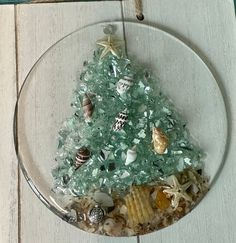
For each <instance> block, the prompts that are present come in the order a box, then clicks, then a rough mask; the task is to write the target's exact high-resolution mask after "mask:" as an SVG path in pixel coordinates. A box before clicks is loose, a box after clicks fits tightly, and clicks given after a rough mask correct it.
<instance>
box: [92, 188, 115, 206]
mask: <svg viewBox="0 0 236 243" xmlns="http://www.w3.org/2000/svg"><path fill="white" fill-rule="evenodd" d="M93 199H94V200H95V201H96V202H97V203H98V204H99V205H101V206H102V207H108V208H109V207H113V206H114V202H113V199H112V197H110V196H109V195H108V194H106V193H104V192H100V191H96V192H95V193H94V195H93Z"/></svg>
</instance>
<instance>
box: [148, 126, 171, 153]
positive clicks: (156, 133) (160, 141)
mask: <svg viewBox="0 0 236 243" xmlns="http://www.w3.org/2000/svg"><path fill="white" fill-rule="evenodd" d="M152 141H153V145H154V150H155V151H156V152H157V153H158V154H164V153H165V150H166V148H167V147H168V145H169V143H168V137H167V136H166V135H165V133H164V132H163V131H162V130H161V129H160V128H159V127H157V128H156V127H155V128H153V130H152Z"/></svg>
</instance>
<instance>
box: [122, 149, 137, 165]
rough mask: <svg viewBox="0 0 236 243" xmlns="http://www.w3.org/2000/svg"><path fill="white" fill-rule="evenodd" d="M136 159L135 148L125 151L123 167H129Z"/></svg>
mask: <svg viewBox="0 0 236 243" xmlns="http://www.w3.org/2000/svg"><path fill="white" fill-rule="evenodd" d="M136 159H137V152H136V146H134V147H133V148H132V149H128V150H127V155H126V161H125V165H129V164H130V163H132V162H134V161H135V160H136Z"/></svg>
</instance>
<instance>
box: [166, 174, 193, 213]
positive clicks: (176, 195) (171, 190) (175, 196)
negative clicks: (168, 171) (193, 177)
mask: <svg viewBox="0 0 236 243" xmlns="http://www.w3.org/2000/svg"><path fill="white" fill-rule="evenodd" d="M170 179H171V183H168V184H169V185H170V186H165V187H164V188H165V189H164V190H163V192H164V193H167V194H169V195H170V196H172V200H171V205H172V207H173V208H174V210H176V209H177V208H178V206H179V201H180V199H181V198H184V199H185V200H187V201H192V198H191V197H190V196H189V195H188V194H187V193H186V190H187V189H188V188H189V187H190V186H191V184H192V183H191V182H187V183H185V184H183V185H181V184H180V183H179V182H178V180H177V178H176V177H175V176H174V175H172V176H170Z"/></svg>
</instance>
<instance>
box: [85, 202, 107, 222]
mask: <svg viewBox="0 0 236 243" xmlns="http://www.w3.org/2000/svg"><path fill="white" fill-rule="evenodd" d="M104 217H105V210H104V209H103V208H102V207H100V206H99V205H98V204H96V205H95V206H94V207H93V208H91V209H90V210H89V212H88V218H89V220H90V222H91V223H92V224H99V223H101V222H102V221H103V220H104Z"/></svg>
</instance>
